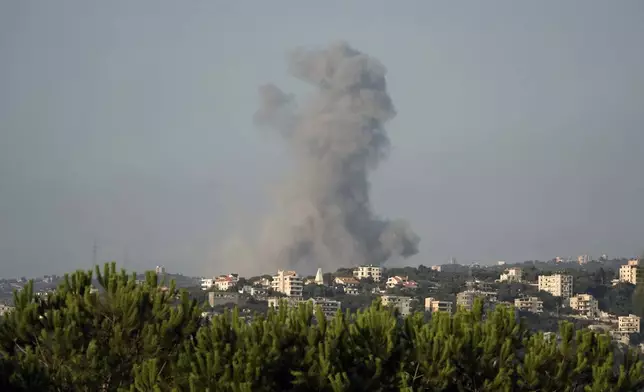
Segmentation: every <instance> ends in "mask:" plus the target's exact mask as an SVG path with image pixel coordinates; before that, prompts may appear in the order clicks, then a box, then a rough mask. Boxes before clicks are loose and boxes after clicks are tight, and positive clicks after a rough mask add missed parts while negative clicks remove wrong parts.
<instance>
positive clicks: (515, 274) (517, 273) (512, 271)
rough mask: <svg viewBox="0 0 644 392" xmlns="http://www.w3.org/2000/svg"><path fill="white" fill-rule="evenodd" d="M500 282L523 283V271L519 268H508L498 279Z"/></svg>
mask: <svg viewBox="0 0 644 392" xmlns="http://www.w3.org/2000/svg"><path fill="white" fill-rule="evenodd" d="M499 280H500V281H501V282H517V283H520V282H522V281H523V271H522V270H521V268H516V267H515V268H508V269H506V270H505V272H504V273H502V274H501V276H500V277H499Z"/></svg>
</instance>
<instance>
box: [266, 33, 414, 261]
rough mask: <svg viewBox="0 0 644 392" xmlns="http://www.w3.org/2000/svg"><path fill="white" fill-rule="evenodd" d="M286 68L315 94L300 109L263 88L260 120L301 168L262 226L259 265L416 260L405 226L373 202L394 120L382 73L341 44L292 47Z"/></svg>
mask: <svg viewBox="0 0 644 392" xmlns="http://www.w3.org/2000/svg"><path fill="white" fill-rule="evenodd" d="M288 62H289V72H290V74H291V75H292V76H294V77H296V78H298V79H300V80H302V81H304V82H306V83H309V84H311V85H313V86H314V87H315V88H316V89H317V91H316V93H315V94H314V96H313V97H312V99H311V100H310V101H307V103H306V104H305V105H303V106H302V107H298V106H297V105H296V102H295V100H294V97H293V96H292V95H290V94H286V93H284V92H282V91H281V90H280V89H279V88H278V87H276V86H274V85H272V84H268V85H264V86H262V87H260V89H259V95H260V101H261V105H260V108H259V110H258V111H257V113H256V114H255V117H254V120H255V123H256V124H258V125H261V126H266V127H269V128H273V129H276V130H279V131H280V132H281V135H282V136H283V137H284V139H285V140H286V141H287V142H288V147H289V149H290V152H292V154H294V158H295V162H296V164H297V167H296V169H295V173H294V174H295V175H294V176H293V177H290V178H289V181H287V182H286V184H285V187H284V188H283V189H282V191H283V192H282V194H281V195H280V201H281V205H280V206H279V208H278V209H277V211H276V213H275V214H274V215H272V216H270V217H269V219H268V220H267V222H266V227H265V229H264V232H263V236H262V241H261V242H260V247H259V252H258V254H259V255H261V257H262V259H263V263H262V264H271V266H278V267H292V268H296V267H297V268H307V267H309V268H311V269H312V268H313V267H317V266H320V267H323V268H328V269H334V268H338V267H346V266H350V265H357V264H364V263H373V264H382V263H384V262H386V261H388V260H392V259H397V258H401V257H402V258H404V257H408V256H411V255H413V254H416V253H417V252H418V243H419V241H420V239H419V237H418V236H417V235H416V234H414V232H413V231H412V230H411V229H410V228H409V225H408V224H407V223H406V222H405V221H402V220H396V221H387V220H383V219H379V218H378V217H376V216H375V215H374V213H373V211H372V208H371V203H370V200H369V179H368V177H369V173H370V172H371V171H373V170H375V169H376V168H377V166H378V164H379V163H380V162H381V161H382V160H383V159H384V158H385V157H386V156H387V153H388V151H389V147H390V143H389V138H388V136H387V134H386V132H385V130H384V128H383V126H384V124H385V123H386V122H387V121H389V120H391V119H392V118H393V117H394V116H395V115H396V112H395V110H394V107H393V104H392V102H391V98H390V97H389V95H388V93H387V86H386V81H385V74H386V69H385V67H384V66H383V65H382V64H381V63H380V62H379V61H378V60H376V59H374V58H372V57H369V56H368V55H365V54H363V53H360V52H358V51H356V50H354V49H353V48H351V47H350V46H349V45H348V44H346V43H343V42H341V43H336V44H333V45H330V46H329V47H327V48H325V49H321V50H308V49H298V50H295V51H294V52H292V53H291V54H290V55H289V58H288Z"/></svg>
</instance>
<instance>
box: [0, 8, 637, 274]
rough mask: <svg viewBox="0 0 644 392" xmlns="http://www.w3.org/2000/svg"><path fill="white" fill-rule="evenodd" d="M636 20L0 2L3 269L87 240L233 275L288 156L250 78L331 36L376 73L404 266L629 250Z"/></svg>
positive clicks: (384, 187)
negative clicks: (382, 91) (372, 63)
mask: <svg viewBox="0 0 644 392" xmlns="http://www.w3.org/2000/svg"><path fill="white" fill-rule="evenodd" d="M383 4H387V5H383ZM643 38H644V3H643V2H641V1H638V0H632V1H628V0H622V1H613V2H609V1H588V0H583V1H582V0H580V1H565V2H561V1H554V0H551V1H539V2H518V1H486V2H480V1H463V2H439V1H401V2H383V1H366V0H365V1H324V2H302V1H247V2H224V1H170V0H165V1H161V0H149V1H143V0H141V1H124V0H123V1H103V2H99V1H87V0H78V1H71V0H70V1H62V0H61V1H44V0H42V1H25V0H20V1H18V0H13V1H12V0H5V1H2V2H0V56H1V58H2V61H0V276H16V275H42V274H46V273H62V272H65V271H69V270H71V269H75V268H78V267H89V266H91V259H92V242H93V241H94V239H97V240H98V242H99V246H100V252H99V255H100V259H101V260H107V259H118V260H120V261H122V259H123V257H124V256H123V255H124V253H125V252H126V249H127V254H128V260H129V262H128V267H129V268H133V269H137V270H143V269H149V268H153V267H154V265H156V264H165V265H166V267H167V268H168V269H169V270H170V271H181V272H183V273H186V274H212V273H219V272H227V271H226V269H228V268H229V267H231V266H234V265H235V262H234V260H221V259H220V258H218V257H217V254H218V252H217V249H218V247H219V244H220V243H221V241H223V240H225V239H226V238H227V237H228V236H230V235H232V234H234V233H236V232H239V231H243V230H248V229H249V228H253V227H255V226H256V225H257V224H258V222H260V221H261V219H262V216H263V214H264V213H265V212H267V211H268V209H269V208H270V201H269V200H268V199H267V196H266V195H267V190H268V188H270V187H271V186H274V185H275V184H277V183H278V181H279V180H280V178H282V176H283V175H284V173H285V170H286V169H287V168H288V163H289V162H288V159H287V158H286V157H284V156H283V153H284V151H283V149H282V148H283V146H282V143H281V141H280V140H279V139H278V138H275V137H273V136H272V135H271V134H268V133H266V132H262V131H261V130H258V129H256V128H254V127H253V125H252V115H253V113H254V111H255V109H256V108H257V105H258V99H257V87H258V86H259V85H260V84H263V83H266V82H274V83H276V84H277V85H279V86H281V87H282V88H283V89H284V90H287V91H293V92H296V93H301V92H305V91H306V90H305V89H304V88H303V87H302V86H301V85H300V84H299V83H298V82H297V81H295V80H292V79H291V78H289V77H288V75H287V73H286V66H285V59H284V55H285V53H286V52H287V51H288V50H291V49H293V48H295V47H297V46H301V45H305V46H306V45H326V44H328V43H330V42H332V41H335V40H339V39H342V40H347V41H348V42H349V43H350V44H351V45H352V46H354V47H356V48H357V49H359V50H361V51H363V52H365V53H368V54H370V55H372V56H374V57H376V58H378V59H379V60H380V61H381V62H382V63H383V64H384V65H385V66H386V67H387V68H388V70H389V74H388V83H389V90H390V93H391V96H392V98H393V101H394V105H395V106H396V108H397V111H398V116H397V117H396V118H395V119H394V120H393V122H392V123H391V124H390V126H389V128H388V130H389V135H390V138H391V140H392V144H393V150H392V153H391V156H390V158H389V160H388V161H387V162H385V163H383V164H382V165H381V167H380V169H379V171H378V172H377V173H375V174H374V176H373V177H372V183H373V200H374V205H375V210H376V212H378V213H380V214H382V215H384V216H387V217H391V218H398V217H400V218H406V219H408V220H409V221H410V222H411V224H412V226H413V227H414V229H415V230H416V231H417V233H418V234H419V235H420V236H421V238H422V240H421V252H420V253H419V254H418V255H417V256H415V257H414V258H413V259H411V260H409V263H410V264H414V265H416V264H420V263H423V264H426V265H430V264H438V263H442V262H445V261H446V260H447V258H448V257H449V256H454V257H456V258H457V259H458V260H459V261H460V260H463V261H473V260H476V261H480V262H492V261H496V260H508V261H523V260H527V259H535V258H538V259H548V258H552V257H554V256H557V255H562V256H568V255H571V256H576V255H578V254H581V253H590V254H591V255H598V254H600V253H607V254H608V255H609V256H631V255H636V254H637V253H639V252H640V251H641V250H643V249H644V229H643V226H642V225H643V223H644V209H643V208H642V206H643V203H642V200H644V199H643V198H642V196H643V195H644V174H642V168H644V154H642V150H643V149H644V111H643V110H642V103H643V102H644V71H643V70H644V51H643V50H642V47H643V45H642V40H643ZM269 272H270V271H269Z"/></svg>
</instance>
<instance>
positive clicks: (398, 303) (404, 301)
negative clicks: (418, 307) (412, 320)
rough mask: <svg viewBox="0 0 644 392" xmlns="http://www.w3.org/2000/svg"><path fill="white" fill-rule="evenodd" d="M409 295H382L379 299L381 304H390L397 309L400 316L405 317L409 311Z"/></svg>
mask: <svg viewBox="0 0 644 392" xmlns="http://www.w3.org/2000/svg"><path fill="white" fill-rule="evenodd" d="M411 299H412V298H411V297H403V296H399V295H383V296H381V297H380V301H381V303H382V305H383V306H391V307H392V308H394V309H397V310H398V312H399V313H400V315H401V316H403V317H405V316H408V315H409V314H410V313H411Z"/></svg>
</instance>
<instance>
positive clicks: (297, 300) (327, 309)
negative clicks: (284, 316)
mask: <svg viewBox="0 0 644 392" xmlns="http://www.w3.org/2000/svg"><path fill="white" fill-rule="evenodd" d="M307 301H308V302H310V303H311V304H312V305H313V314H315V312H316V310H317V308H318V307H319V308H320V310H321V311H322V313H324V316H325V317H326V318H331V317H333V316H335V315H336V314H337V313H338V311H339V310H340V309H342V302H340V301H335V300H332V299H329V298H311V299H308V300H304V299H302V298H301V297H289V298H277V297H271V298H269V299H268V306H269V307H272V308H275V309H279V306H280V304H286V306H288V307H297V306H298V305H300V304H302V303H305V302H307Z"/></svg>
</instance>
